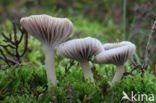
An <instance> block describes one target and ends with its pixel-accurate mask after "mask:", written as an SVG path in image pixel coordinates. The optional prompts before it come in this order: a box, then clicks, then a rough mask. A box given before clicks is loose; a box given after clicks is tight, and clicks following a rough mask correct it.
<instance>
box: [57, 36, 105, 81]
mask: <svg viewBox="0 0 156 103" xmlns="http://www.w3.org/2000/svg"><path fill="white" fill-rule="evenodd" d="M102 50H103V48H102V44H101V42H100V41H99V40H97V39H94V38H91V37H87V38H84V39H74V40H70V41H68V42H66V43H63V44H61V45H60V46H59V48H58V52H59V55H60V56H62V57H66V58H71V59H74V60H77V61H79V63H80V66H81V67H82V70H83V73H84V78H85V79H86V80H91V82H94V79H93V74H92V72H91V67H92V63H91V62H90V60H91V58H92V56H95V55H97V54H98V53H100V52H102Z"/></svg>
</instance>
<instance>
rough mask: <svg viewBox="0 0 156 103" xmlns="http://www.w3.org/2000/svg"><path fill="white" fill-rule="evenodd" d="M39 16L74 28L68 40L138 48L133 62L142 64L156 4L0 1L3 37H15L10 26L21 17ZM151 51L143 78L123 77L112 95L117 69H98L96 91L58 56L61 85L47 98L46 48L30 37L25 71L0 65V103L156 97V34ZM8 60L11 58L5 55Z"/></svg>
mask: <svg viewBox="0 0 156 103" xmlns="http://www.w3.org/2000/svg"><path fill="white" fill-rule="evenodd" d="M35 14H47V15H51V16H56V17H67V18H69V19H70V20H71V21H72V22H73V25H74V32H73V33H72V35H71V36H70V38H69V40H70V39H73V38H83V37H87V36H91V37H94V38H97V39H99V40H100V41H101V42H102V43H107V42H120V41H123V40H127V41H131V42H133V43H135V44H136V54H135V56H134V60H135V61H136V63H137V64H142V63H143V59H144V55H145V48H146V44H147V40H148V34H149V33H150V30H151V27H152V24H153V23H154V21H155V20H156V1H155V0H0V33H2V32H3V33H6V34H7V35H8V34H9V33H13V30H12V29H13V28H12V23H11V22H14V23H16V24H19V20H20V18H21V17H25V16H30V15H35ZM3 39H4V38H3V37H2V36H1V35H0V42H1V43H4V44H5V42H4V41H3ZM23 44H24V41H22V43H21V45H20V48H19V50H20V51H22V50H23ZM148 51H149V57H148V59H149V63H148V64H149V65H148V69H147V70H146V71H145V75H144V77H141V76H140V70H136V71H135V72H134V74H135V76H131V75H129V76H125V77H124V78H123V80H122V81H121V82H120V83H117V84H116V85H115V86H114V87H113V89H112V90H111V91H110V92H109V93H108V92H107V90H106V89H107V86H108V84H107V82H108V81H110V80H111V79H112V78H113V75H114V72H115V69H114V68H115V66H114V65H97V64H94V66H95V68H96V70H97V74H96V72H95V75H96V76H97V78H98V76H99V75H100V76H102V77H103V78H101V79H99V80H97V85H96V87H94V86H93V84H90V83H86V82H85V81H84V80H83V74H82V70H81V68H80V67H79V66H78V62H76V61H74V62H73V61H70V60H69V59H63V58H60V57H59V56H58V55H56V57H55V59H56V64H55V65H56V66H57V67H56V70H57V78H58V81H59V84H58V87H56V88H55V89H54V90H53V91H52V93H51V94H50V95H49V90H48V89H47V80H46V75H45V66H44V52H43V48H42V45H41V44H40V42H39V41H38V40H36V39H35V38H33V37H32V36H30V35H29V41H28V50H27V52H26V54H25V55H24V57H23V58H22V66H16V65H14V66H11V67H7V65H6V64H5V62H4V61H3V60H0V102H2V103H21V102H22V103H49V102H50V101H51V102H55V103H56V100H57V102H58V103H70V102H71V103H72V102H74V103H81V102H82V101H83V100H85V99H86V98H89V97H88V96H90V95H91V94H93V95H92V96H91V98H90V99H88V102H89V103H96V102H98V103H103V102H104V101H105V102H106V103H120V102H121V98H122V96H123V95H122V91H125V92H127V93H129V92H130V91H134V92H136V93H137V92H138V91H139V92H140V93H147V94H148V93H151V92H152V93H153V94H156V88H155V87H156V78H155V75H156V33H154V34H153V35H152V38H151V41H150V46H149V50H148ZM5 54H6V53H5ZM6 56H8V57H9V55H7V54H6ZM71 64H72V66H70V65H71ZM69 68H70V69H69ZM125 68H126V71H127V72H129V71H131V70H132V68H133V66H132V64H131V62H130V61H128V63H126V66H125ZM68 69H69V70H68ZM67 71H68V72H67ZM71 85H72V88H73V89H74V92H72V93H67V91H70V90H71ZM71 91H73V90H71ZM67 95H74V97H73V98H72V97H71V96H70V98H67ZM70 99H71V100H70ZM84 103H85V102H84ZM86 103H87V102H86ZM125 103H129V102H128V101H127V102H125ZM145 103H146V101H145ZM147 103H148V102H147Z"/></svg>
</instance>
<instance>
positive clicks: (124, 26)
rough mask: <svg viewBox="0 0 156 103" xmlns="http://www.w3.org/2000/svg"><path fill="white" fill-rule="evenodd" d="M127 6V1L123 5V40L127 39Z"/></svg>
mask: <svg viewBox="0 0 156 103" xmlns="http://www.w3.org/2000/svg"><path fill="white" fill-rule="evenodd" d="M126 5H127V0H124V4H123V35H122V39H123V40H125V39H126Z"/></svg>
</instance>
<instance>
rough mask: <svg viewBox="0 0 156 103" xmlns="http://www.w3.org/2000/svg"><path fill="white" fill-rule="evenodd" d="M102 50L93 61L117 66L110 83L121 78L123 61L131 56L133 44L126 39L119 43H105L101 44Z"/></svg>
mask: <svg viewBox="0 0 156 103" xmlns="http://www.w3.org/2000/svg"><path fill="white" fill-rule="evenodd" d="M103 49H104V51H103V52H101V53H99V54H98V55H96V56H95V63H99V64H115V65H116V66H117V69H116V73H115V76H114V78H113V80H112V83H114V82H118V81H120V80H121V78H122V76H123V73H124V72H125V71H124V63H125V62H126V61H127V60H128V58H130V57H132V56H133V54H134V52H135V45H134V44H133V43H131V42H128V41H123V42H119V43H107V44H104V45H103Z"/></svg>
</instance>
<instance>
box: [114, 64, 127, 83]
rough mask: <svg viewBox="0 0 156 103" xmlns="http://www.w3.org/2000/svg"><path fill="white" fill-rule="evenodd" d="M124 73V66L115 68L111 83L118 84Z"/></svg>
mask: <svg viewBox="0 0 156 103" xmlns="http://www.w3.org/2000/svg"><path fill="white" fill-rule="evenodd" d="M124 72H125V70H124V65H119V66H117V69H116V72H115V76H114V78H113V80H112V83H115V82H119V81H120V80H121V78H122V76H123V73H124Z"/></svg>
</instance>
